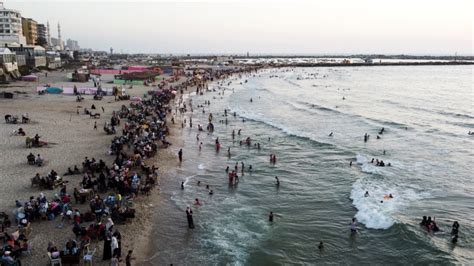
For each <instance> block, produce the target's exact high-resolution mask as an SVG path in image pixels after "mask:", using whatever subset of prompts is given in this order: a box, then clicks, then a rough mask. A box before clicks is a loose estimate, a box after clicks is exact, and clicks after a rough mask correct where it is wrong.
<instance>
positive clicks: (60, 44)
mask: <svg viewBox="0 0 474 266" xmlns="http://www.w3.org/2000/svg"><path fill="white" fill-rule="evenodd" d="M58 42H59V49H60V50H61V51H62V50H64V44H63V40H62V39H61V26H60V25H59V22H58Z"/></svg>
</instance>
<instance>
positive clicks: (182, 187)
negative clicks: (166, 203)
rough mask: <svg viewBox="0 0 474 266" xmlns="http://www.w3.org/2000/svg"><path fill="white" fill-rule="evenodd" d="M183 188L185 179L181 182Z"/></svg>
mask: <svg viewBox="0 0 474 266" xmlns="http://www.w3.org/2000/svg"><path fill="white" fill-rule="evenodd" d="M181 189H184V181H182V182H181Z"/></svg>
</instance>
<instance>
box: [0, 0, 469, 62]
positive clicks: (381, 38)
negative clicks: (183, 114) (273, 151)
mask: <svg viewBox="0 0 474 266" xmlns="http://www.w3.org/2000/svg"><path fill="white" fill-rule="evenodd" d="M0 1H1V0H0ZM4 2H5V7H7V8H13V9H17V10H20V11H21V12H22V15H23V16H25V17H31V18H33V19H35V20H36V21H38V22H40V23H46V21H48V20H49V22H50V24H51V26H52V31H51V34H52V35H53V36H54V37H56V36H57V22H58V21H59V22H60V23H61V29H62V35H63V39H67V38H71V39H75V40H78V41H79V44H80V46H81V47H88V48H93V49H97V50H99V49H100V50H107V51H108V50H109V48H110V47H113V48H114V50H115V51H117V52H120V51H123V52H153V53H245V52H247V51H249V52H250V53H251V54H258V53H293V54H296V53H305V54H309V53H311V54H327V53H330V54H334V53H389V54H394V53H396V54H398V53H405V54H448V55H451V54H454V53H455V52H457V53H458V54H468V55H472V54H473V50H474V45H473V24H474V11H473V10H474V4H473V3H474V1H473V0H321V1H319V0H314V1H298V0H293V1H265V0H257V1H250V0H248V1H226V0H221V1H206V2H204V1H151V0H149V1H131V0H128V1H107V0H95V1H92V0H84V1H80V0H75V1H71V0H62V1H48V0H30V1H23V0H6V1H5V0H4Z"/></svg>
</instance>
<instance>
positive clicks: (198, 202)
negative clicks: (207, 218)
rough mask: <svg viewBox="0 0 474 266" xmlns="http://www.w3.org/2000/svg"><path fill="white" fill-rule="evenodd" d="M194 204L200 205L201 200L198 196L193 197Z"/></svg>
mask: <svg viewBox="0 0 474 266" xmlns="http://www.w3.org/2000/svg"><path fill="white" fill-rule="evenodd" d="M194 205H198V206H201V202H200V201H199V199H198V198H196V199H194Z"/></svg>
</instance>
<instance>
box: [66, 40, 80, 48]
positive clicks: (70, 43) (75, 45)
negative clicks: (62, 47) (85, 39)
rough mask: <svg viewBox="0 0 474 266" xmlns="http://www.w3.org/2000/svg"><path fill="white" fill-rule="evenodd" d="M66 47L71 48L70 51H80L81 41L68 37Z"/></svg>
mask: <svg viewBox="0 0 474 266" xmlns="http://www.w3.org/2000/svg"><path fill="white" fill-rule="evenodd" d="M66 47H67V48H69V50H70V51H79V49H80V47H79V43H78V42H77V41H75V40H71V39H67V41H66Z"/></svg>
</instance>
